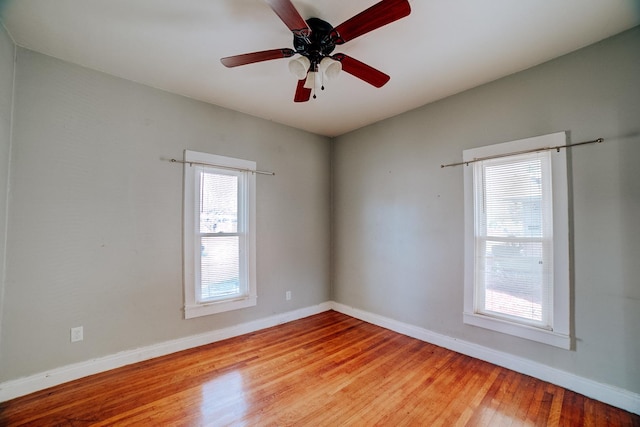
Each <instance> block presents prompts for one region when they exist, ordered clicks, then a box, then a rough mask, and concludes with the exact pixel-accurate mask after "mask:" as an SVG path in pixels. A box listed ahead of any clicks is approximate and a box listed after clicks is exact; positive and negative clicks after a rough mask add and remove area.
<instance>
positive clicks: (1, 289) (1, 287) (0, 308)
mask: <svg viewBox="0 0 640 427" xmlns="http://www.w3.org/2000/svg"><path fill="white" fill-rule="evenodd" d="M3 28H4V25H3ZM5 32H6V33H7V34H9V32H8V31H6V29H5ZM9 39H10V40H11V42H12V44H13V70H12V73H13V75H12V76H11V109H10V112H9V150H8V153H7V154H8V156H7V157H8V159H7V174H6V177H7V192H6V194H5V205H4V210H5V212H4V214H5V217H4V224H2V227H3V231H4V239H3V241H2V242H0V244H2V249H3V251H2V254H3V255H2V260H0V262H2V270H1V271H2V277H0V368H1V367H2V336H3V325H4V296H5V288H6V283H7V242H8V240H9V238H8V233H9V201H10V199H11V198H10V192H11V159H12V157H13V122H14V114H15V103H16V70H17V62H18V47H17V45H16V43H15V41H14V40H13V38H12V37H11V35H10V34H9Z"/></svg>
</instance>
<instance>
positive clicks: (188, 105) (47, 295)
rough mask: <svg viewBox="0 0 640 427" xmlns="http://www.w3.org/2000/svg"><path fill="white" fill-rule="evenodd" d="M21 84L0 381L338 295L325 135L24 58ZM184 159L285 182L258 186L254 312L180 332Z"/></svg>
mask: <svg viewBox="0 0 640 427" xmlns="http://www.w3.org/2000/svg"><path fill="white" fill-rule="evenodd" d="M3 43H4V41H3ZM2 49H3V50H2V52H1V53H2V55H3V56H7V54H5V52H4V51H5V50H6V49H9V48H7V47H6V46H4V44H3V45H2ZM9 58H11V55H9ZM2 67H3V69H2V73H1V76H2V83H1V84H2V87H1V88H0V90H4V89H3V88H4V84H5V81H4V80H8V79H10V77H6V76H5V73H6V71H4V67H5V65H4V61H3V65H2ZM15 85H16V90H15V114H14V125H13V127H14V132H13V152H12V160H11V178H12V182H11V186H10V204H9V228H8V238H7V240H8V246H7V274H6V283H5V285H4V299H5V300H4V314H3V318H2V331H1V334H2V338H1V339H2V341H1V343H2V345H1V348H0V381H5V380H9V379H14V378H18V377H21V376H26V375H30V374H34V373H38V372H43V371H45V370H48V369H52V368H56V367H60V366H64V365H67V364H70V363H73V362H78V361H85V360H89V359H91V358H94V357H99V356H105V355H110V354H113V353H116V352H118V351H122V350H127V349H134V348H137V347H141V346H145V345H150V344H153V343H159V342H163V341H167V340H171V339H176V338H180V337H185V336H189V335H192V334H197V333H201V332H205V331H210V330H214V329H218V328H223V327H227V326H231V325H235V324H238V323H242V322H246V321H250V320H254V319H259V318H264V317H266V316H269V315H272V314H276V313H283V312H287V311H290V310H294V309H297V308H302V307H309V306H313V305H315V304H319V303H322V302H325V301H327V300H329V299H330V295H329V292H330V287H329V279H330V266H329V249H330V248H329V244H330V242H329V238H330V236H329V233H328V230H329V226H330V212H329V204H330V188H329V185H330V181H329V169H330V168H329V163H330V141H329V139H327V138H325V137H320V136H317V135H312V134H309V133H306V132H302V131H299V130H295V129H293V128H289V127H285V126H281V125H277V124H274V123H271V122H269V121H265V120H261V119H256V118H253V117H249V116H246V115H243V114H241V113H237V112H233V111H229V110H225V109H222V108H219V107H215V106H212V105H208V104H204V103H201V102H197V101H194V100H190V99H187V98H183V97H180V96H176V95H172V94H169V93H166V92H162V91H159V90H156V89H152V88H149V87H146V86H143V85H139V84H136V83H133V82H129V81H126V80H122V79H118V78H115V77H111V76H108V75H105V74H101V73H98V72H95V71H91V70H88V69H85V68H81V67H79V66H75V65H71V64H69V63H65V62H63V61H59V60H56V59H53V58H51V57H47V56H44V55H41V54H38V53H34V52H32V51H29V50H25V49H22V48H18V54H17V69H16V83H15ZM3 102H4V101H3ZM4 108H5V107H4V106H1V107H0V111H2V114H3V116H2V117H3V119H2V120H3V122H2V123H5V120H4ZM0 138H2V144H3V145H2V146H3V148H2V149H3V150H6V149H5V148H4V147H5V145H6V144H5V139H6V137H5V136H4V133H3V134H2V136H0ZM184 149H191V150H197V151H205V152H210V153H214V154H220V155H224V156H232V157H239V158H245V159H250V160H255V161H257V164H258V168H259V169H263V170H269V171H274V172H276V175H275V176H274V177H269V176H258V181H257V228H258V234H257V274H258V305H257V306H256V307H252V308H248V309H243V310H238V311H233V312H228V313H223V314H219V315H212V316H206V317H201V318H198V319H191V320H183V317H182V316H183V314H182V304H183V291H182V264H181V263H182V249H181V245H182V166H181V165H178V164H172V163H170V162H168V161H166V159H169V158H172V157H173V158H181V157H182V152H183V150H184ZM0 169H2V170H0V172H3V171H4V170H5V169H6V166H2V165H0ZM3 187H4V186H3ZM1 199H2V197H1V195H0V200H1ZM1 207H2V206H0V208H1ZM1 211H2V209H0V212H1ZM286 290H291V291H292V294H293V299H292V300H291V301H285V291H286ZM79 325H82V326H84V341H82V342H79V343H73V344H72V343H70V339H69V329H70V328H71V327H73V326H79Z"/></svg>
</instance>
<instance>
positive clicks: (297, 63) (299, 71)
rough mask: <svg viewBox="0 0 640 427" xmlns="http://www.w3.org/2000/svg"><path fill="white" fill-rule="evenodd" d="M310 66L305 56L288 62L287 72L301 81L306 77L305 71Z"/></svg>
mask: <svg viewBox="0 0 640 427" xmlns="http://www.w3.org/2000/svg"><path fill="white" fill-rule="evenodd" d="M310 65H311V61H309V58H307V57H306V56H301V57H299V58H295V59H292V60H291V61H289V71H291V74H293V75H294V76H296V77H297V78H298V80H302V79H304V78H305V77H306V76H307V70H308V69H309V66H310Z"/></svg>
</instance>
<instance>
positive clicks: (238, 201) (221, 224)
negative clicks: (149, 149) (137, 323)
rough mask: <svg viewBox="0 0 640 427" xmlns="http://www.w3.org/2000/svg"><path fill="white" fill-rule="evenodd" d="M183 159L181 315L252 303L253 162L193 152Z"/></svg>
mask: <svg viewBox="0 0 640 427" xmlns="http://www.w3.org/2000/svg"><path fill="white" fill-rule="evenodd" d="M185 162H194V164H189V163H186V164H185V181H184V183H185V203H184V209H185V216H184V218H185V227H184V228H185V231H184V241H185V244H184V250H185V254H184V259H185V317H186V318H190V317H196V316H202V315H206V314H213V313H219V312H222V311H228V310H234V309H238V308H244V307H248V306H252V305H255V304H256V288H255V231H254V230H255V226H254V224H255V176H254V175H253V174H251V173H250V172H248V171H247V169H252V170H253V169H255V163H254V162H250V161H246V160H240V159H233V158H229V157H223V156H215V155H212V154H207V153H198V152H193V151H186V152H185ZM196 163H199V164H196ZM202 163H206V164H210V165H211V166H208V165H203V164H202ZM214 165H215V166H214Z"/></svg>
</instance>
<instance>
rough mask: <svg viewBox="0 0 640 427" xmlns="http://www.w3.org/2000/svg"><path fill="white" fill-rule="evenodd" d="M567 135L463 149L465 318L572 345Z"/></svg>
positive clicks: (478, 324) (563, 344)
mask: <svg viewBox="0 0 640 427" xmlns="http://www.w3.org/2000/svg"><path fill="white" fill-rule="evenodd" d="M565 144H566V135H565V133H557V134H551V135H545V136H542V137H535V138H528V139H525V140H519V141H513V142H509V143H504V144H496V145H492V146H487V147H480V148H476V149H472V150H465V152H464V153H463V160H474V159H478V158H485V157H492V156H499V157H496V158H491V159H487V160H482V161H474V162H473V163H470V164H469V165H468V166H465V235H466V237H465V311H464V320H465V323H467V324H470V325H474V326H480V327H484V328H488V329H493V330H496V331H499V332H503V333H507V334H511V335H516V336H520V337H523V338H528V339H532V340H535V341H540V342H544V343H547V344H551V345H556V346H559V347H563V348H569V347H570V344H571V340H570V333H569V332H570V331H569V318H570V317H569V307H570V305H569V265H568V263H569V258H568V200H567V199H568V197H567V177H566V155H565V153H564V152H561V153H556V152H551V151H545V150H541V151H540V152H532V153H524V154H514V155H508V153H513V152H516V153H517V152H522V151H527V150H532V149H536V148H540V147H548V146H559V145H565Z"/></svg>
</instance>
